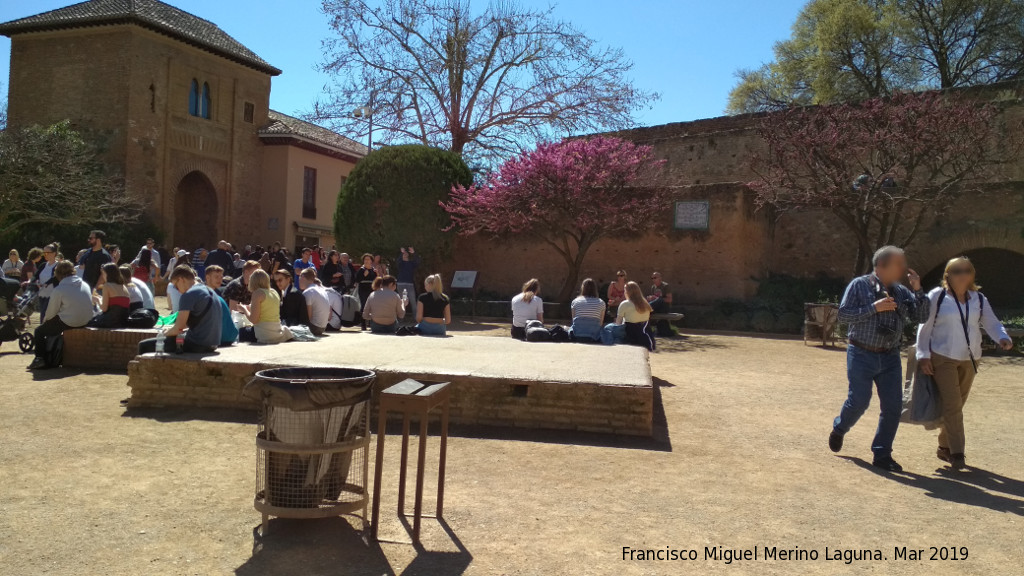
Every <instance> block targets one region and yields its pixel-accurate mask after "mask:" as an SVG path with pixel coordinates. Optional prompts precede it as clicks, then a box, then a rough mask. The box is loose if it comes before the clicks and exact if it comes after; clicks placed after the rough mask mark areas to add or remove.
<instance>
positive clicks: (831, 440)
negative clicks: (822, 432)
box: [828, 428, 843, 452]
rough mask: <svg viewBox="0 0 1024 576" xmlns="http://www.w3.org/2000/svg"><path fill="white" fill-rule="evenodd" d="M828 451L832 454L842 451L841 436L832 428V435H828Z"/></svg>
mask: <svg viewBox="0 0 1024 576" xmlns="http://www.w3.org/2000/svg"><path fill="white" fill-rule="evenodd" d="M828 449H829V450H831V451H833V452H839V451H840V450H842V449H843V434H842V433H840V432H839V431H838V430H836V429H835V428H833V429H832V433H831V434H829V435H828Z"/></svg>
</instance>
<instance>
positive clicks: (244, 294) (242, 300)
mask: <svg viewBox="0 0 1024 576" xmlns="http://www.w3.org/2000/svg"><path fill="white" fill-rule="evenodd" d="M259 269H260V263H259V262H256V261H254V260H249V261H247V262H246V263H245V265H244V266H242V276H241V277H239V278H235V279H234V280H232V281H231V282H228V285H227V286H225V287H224V299H225V300H227V301H228V304H230V305H231V309H232V310H239V311H240V310H241V309H240V308H239V305H241V304H245V305H248V304H250V303H251V302H252V292H251V291H250V290H249V279H250V278H251V277H252V273H253V272H255V271H256V270H259Z"/></svg>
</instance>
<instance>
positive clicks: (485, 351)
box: [128, 332, 654, 436]
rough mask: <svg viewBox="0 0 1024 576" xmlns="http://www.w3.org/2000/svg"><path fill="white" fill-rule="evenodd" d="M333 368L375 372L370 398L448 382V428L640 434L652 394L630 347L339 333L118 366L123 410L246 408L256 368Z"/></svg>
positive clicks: (641, 357)
mask: <svg viewBox="0 0 1024 576" xmlns="http://www.w3.org/2000/svg"><path fill="white" fill-rule="evenodd" d="M287 366H338V367H348V368H363V369H367V370H373V371H374V372H376V373H377V382H376V386H375V390H377V391H379V390H383V389H384V388H386V387H388V386H391V385H392V384H395V383H397V382H399V381H401V380H403V379H405V378H415V379H418V380H433V381H447V382H451V383H452V384H453V389H452V398H451V402H452V404H451V421H452V422H454V423H461V424H478V425H494V426H512V427H524V428H552V429H568V430H582V431H589V432H603V433H614V434H633V435H642V436H649V435H650V434H651V423H652V415H653V404H654V389H653V386H652V382H651V370H650V365H649V363H648V358H647V351H646V350H644V349H642V348H638V347H635V346H601V345H587V344H554V343H527V342H519V341H517V340H513V339H511V338H497V337H491V336H470V335H463V334H458V335H455V336H451V337H448V338H426V337H417V336H408V337H398V336H380V335H373V334H368V333H358V332H342V333H336V334H332V335H330V336H328V337H326V338H323V339H321V340H320V341H319V342H287V343H284V344H275V345H257V344H239V345H235V346H232V347H230V348H223V349H220V350H218V352H217V353H216V354H210V355H196V354H185V355H170V356H162V357H160V356H156V355H155V354H146V355H143V356H139V357H137V358H136V359H135V360H133V361H132V362H131V363H130V364H129V365H128V376H129V379H128V386H129V387H130V388H131V398H130V400H129V401H128V407H129V408H130V409H131V408H142V407H166V406H194V407H218V408H248V409H253V408H255V407H256V406H255V405H254V404H253V403H252V402H251V401H248V400H246V399H244V398H242V397H241V394H240V393H241V390H242V388H243V387H244V386H245V384H246V383H247V382H248V381H249V380H250V379H251V378H252V377H253V375H254V374H255V373H256V372H257V371H258V370H263V369H266V368H277V367H287Z"/></svg>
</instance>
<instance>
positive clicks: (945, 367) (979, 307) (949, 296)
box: [917, 256, 1013, 470]
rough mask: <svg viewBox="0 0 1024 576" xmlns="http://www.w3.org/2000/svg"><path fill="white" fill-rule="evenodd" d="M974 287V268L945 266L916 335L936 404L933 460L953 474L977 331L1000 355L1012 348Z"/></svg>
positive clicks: (965, 263) (960, 460) (961, 460)
mask: <svg viewBox="0 0 1024 576" xmlns="http://www.w3.org/2000/svg"><path fill="white" fill-rule="evenodd" d="M979 290H980V287H979V286H978V285H977V284H976V283H975V270H974V264H972V263H971V261H970V260H968V259H967V258H966V257H963V256H961V257H958V258H953V259H952V260H950V261H949V262H948V263H947V264H946V270H945V272H944V273H943V275H942V286H941V287H939V288H935V289H934V290H932V291H931V292H929V293H928V299H929V300H930V301H931V313H930V314H929V315H928V321H927V322H925V323H924V324H921V326H920V328H918V331H917V364H918V367H919V368H920V369H921V371H922V372H924V373H925V374H928V375H929V376H932V378H934V380H935V386H936V388H938V391H939V398H940V399H941V400H942V426H941V427H940V431H939V448H938V451H937V452H936V455H937V456H938V457H939V459H940V460H944V461H946V462H949V465H950V466H951V467H952V468H953V469H954V470H960V469H963V468H964V467H965V466H966V465H967V463H966V458H965V456H964V447H965V434H964V413H963V408H964V403H965V402H967V396H968V394H970V392H971V385H972V384H973V383H974V376H975V374H977V373H978V359H979V358H981V331H982V329H984V330H985V333H986V334H988V336H989V338H992V339H993V340H995V341H996V342H998V343H999V346H1000V347H1002V348H1003V349H1004V350H1010V349H1012V348H1013V340H1011V339H1010V336H1009V335H1008V334H1007V333H1006V329H1005V328H1004V327H1003V325H1002V323H1000V322H999V319H998V318H996V315H995V312H993V311H992V306H990V305H989V303H988V300H987V299H986V298H985V295H984V294H982V293H981V292H979Z"/></svg>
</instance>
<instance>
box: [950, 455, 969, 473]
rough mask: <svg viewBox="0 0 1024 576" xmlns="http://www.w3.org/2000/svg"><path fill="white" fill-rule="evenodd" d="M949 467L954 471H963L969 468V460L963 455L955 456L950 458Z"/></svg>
mask: <svg viewBox="0 0 1024 576" xmlns="http://www.w3.org/2000/svg"><path fill="white" fill-rule="evenodd" d="M949 467H950V468H952V469H953V470H963V469H964V468H967V459H966V458H965V457H964V455H963V454H953V455H951V456H950V457H949Z"/></svg>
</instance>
